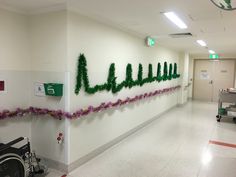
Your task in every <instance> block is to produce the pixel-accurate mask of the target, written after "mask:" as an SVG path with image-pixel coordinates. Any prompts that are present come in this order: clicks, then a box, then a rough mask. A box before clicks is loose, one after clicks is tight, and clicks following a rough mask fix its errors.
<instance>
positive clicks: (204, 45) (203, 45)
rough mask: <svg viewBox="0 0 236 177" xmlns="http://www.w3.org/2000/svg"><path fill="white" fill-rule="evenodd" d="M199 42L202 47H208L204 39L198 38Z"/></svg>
mask: <svg viewBox="0 0 236 177" xmlns="http://www.w3.org/2000/svg"><path fill="white" fill-rule="evenodd" d="M197 43H198V44H199V45H201V46H202V47H206V46H207V45H206V43H205V42H204V41H203V40H197Z"/></svg>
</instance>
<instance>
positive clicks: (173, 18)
mask: <svg viewBox="0 0 236 177" xmlns="http://www.w3.org/2000/svg"><path fill="white" fill-rule="evenodd" d="M164 15H165V16H166V17H167V18H168V19H169V20H170V21H172V22H173V23H174V24H176V25H177V26H178V27H179V28H181V29H186V28H188V27H187V25H186V24H185V23H184V22H183V21H182V20H181V19H180V18H179V17H178V16H177V15H176V14H175V13H174V12H165V13H164Z"/></svg>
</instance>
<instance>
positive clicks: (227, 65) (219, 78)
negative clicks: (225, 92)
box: [213, 60, 235, 102]
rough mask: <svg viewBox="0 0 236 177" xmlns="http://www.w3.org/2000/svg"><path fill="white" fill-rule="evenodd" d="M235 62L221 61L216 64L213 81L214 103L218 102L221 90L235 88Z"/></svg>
mask: <svg viewBox="0 0 236 177" xmlns="http://www.w3.org/2000/svg"><path fill="white" fill-rule="evenodd" d="M234 67H235V61H234V60H219V61H215V62H214V79H213V101H214V102H217V101H218V93H219V90H220V89H227V88H232V87H234V76H235V69H234Z"/></svg>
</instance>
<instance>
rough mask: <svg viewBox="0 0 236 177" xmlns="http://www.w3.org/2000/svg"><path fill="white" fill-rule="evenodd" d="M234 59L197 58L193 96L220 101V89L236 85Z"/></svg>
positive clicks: (199, 98)
mask: <svg viewBox="0 0 236 177" xmlns="http://www.w3.org/2000/svg"><path fill="white" fill-rule="evenodd" d="M234 76H235V61H234V60H196V61H195V72H194V90H193V91H194V95H193V98H194V99H197V100H202V101H209V102H212V101H214V102H216V101H218V93H219V90H220V89H226V88H231V87H234Z"/></svg>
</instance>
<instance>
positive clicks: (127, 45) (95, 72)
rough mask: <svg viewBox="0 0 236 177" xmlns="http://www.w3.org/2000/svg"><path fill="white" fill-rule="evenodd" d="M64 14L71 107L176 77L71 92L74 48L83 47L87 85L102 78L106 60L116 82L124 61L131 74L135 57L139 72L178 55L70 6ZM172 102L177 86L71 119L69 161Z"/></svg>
mask: <svg viewBox="0 0 236 177" xmlns="http://www.w3.org/2000/svg"><path fill="white" fill-rule="evenodd" d="M68 20H69V21H68V22H69V23H68V24H69V27H68V37H69V40H68V41H69V43H68V55H69V69H70V72H71V84H70V86H71V89H70V94H71V96H70V105H71V111H75V110H77V109H79V108H85V107H87V106H88V105H94V106H96V105H99V104H100V103H101V102H108V101H115V100H117V99H118V98H121V99H122V98H126V97H127V96H129V97H132V96H135V95H136V94H141V93H145V92H148V91H153V90H155V89H158V88H164V87H169V86H175V85H178V80H179V79H177V80H172V81H166V82H161V83H159V84H157V83H152V84H149V85H145V86H143V87H136V88H132V89H131V90H129V89H124V90H122V91H121V92H119V93H117V94H112V93H111V92H106V91H104V92H101V93H96V94H95V95H88V94H86V93H84V91H83V89H82V91H81V92H80V93H79V95H78V96H76V95H75V94H74V89H75V76H76V73H75V72H76V67H77V58H78V56H79V54H80V53H84V54H85V56H86V58H87V65H88V70H89V74H88V75H89V80H90V83H91V85H94V84H99V83H104V82H105V81H106V79H107V75H108V69H109V66H110V64H111V63H112V62H114V63H115V65H116V75H117V77H118V81H119V82H121V81H123V80H124V78H125V68H126V65H127V63H131V64H132V66H133V76H134V78H135V77H136V75H137V68H138V64H139V63H142V64H143V67H144V74H147V67H148V64H149V63H151V64H153V67H154V68H153V72H154V74H155V73H156V65H157V63H158V62H161V63H162V66H163V63H164V61H168V62H172V63H174V62H177V63H179V55H178V53H176V52H174V51H171V50H168V49H166V48H163V47H161V46H157V47H154V48H148V47H146V46H145V45H144V39H141V38H138V37H135V36H133V35H131V34H127V33H125V32H122V31H120V30H117V29H114V28H112V27H110V26H107V25H104V24H100V23H98V22H95V21H93V20H90V19H88V18H86V17H83V16H80V15H78V14H76V13H73V12H70V13H69V16H68ZM176 104H177V92H175V93H172V94H168V95H165V96H161V97H156V98H154V99H150V100H145V101H142V102H140V103H134V104H131V105H128V106H124V107H121V108H116V109H112V110H109V111H105V112H104V113H98V114H93V115H90V116H87V117H84V118H82V119H80V120H74V121H71V125H70V126H71V127H70V159H69V162H70V163H72V162H75V161H76V160H78V159H79V158H81V157H84V156H85V155H87V154H89V153H90V152H91V151H93V150H95V149H96V148H98V147H100V146H102V145H104V144H106V143H108V142H110V141H111V140H113V139H114V138H116V137H118V136H120V135H122V134H124V133H126V132H127V131H129V130H131V129H133V128H134V127H136V126H138V125H140V124H141V123H143V122H145V121H147V120H149V119H151V118H153V117H154V116H156V115H157V114H159V113H161V112H163V111H165V110H167V109H169V108H171V107H172V106H175V105H176Z"/></svg>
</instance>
